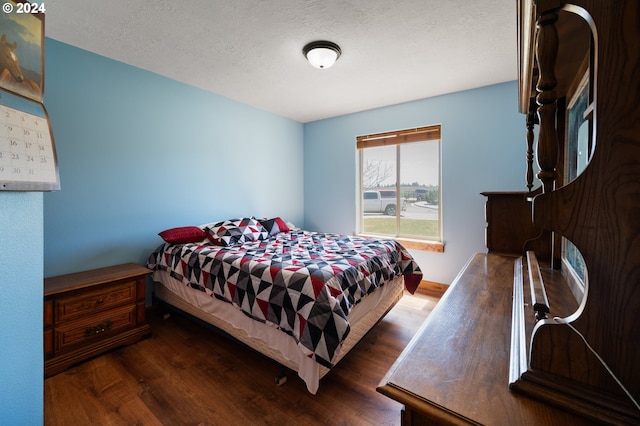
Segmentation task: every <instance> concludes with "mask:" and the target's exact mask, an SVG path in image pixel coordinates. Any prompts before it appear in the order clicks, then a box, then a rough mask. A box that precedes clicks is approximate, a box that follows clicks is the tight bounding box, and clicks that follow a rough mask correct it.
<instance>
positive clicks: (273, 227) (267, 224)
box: [260, 217, 290, 235]
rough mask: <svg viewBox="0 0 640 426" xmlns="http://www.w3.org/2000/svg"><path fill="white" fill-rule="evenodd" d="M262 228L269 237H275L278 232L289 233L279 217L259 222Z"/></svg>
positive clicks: (285, 224)
mask: <svg viewBox="0 0 640 426" xmlns="http://www.w3.org/2000/svg"><path fill="white" fill-rule="evenodd" d="M260 223H262V226H264V228H265V229H266V230H267V232H269V235H276V234H277V233H278V232H289V231H290V229H289V227H288V226H287V223H286V222H285V221H284V220H282V218H280V217H274V218H273V219H264V220H261V221H260Z"/></svg>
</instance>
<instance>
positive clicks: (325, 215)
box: [304, 81, 526, 284]
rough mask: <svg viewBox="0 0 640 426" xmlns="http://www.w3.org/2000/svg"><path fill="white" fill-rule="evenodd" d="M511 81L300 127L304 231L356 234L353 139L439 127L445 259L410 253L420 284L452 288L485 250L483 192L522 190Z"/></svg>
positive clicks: (519, 125)
mask: <svg viewBox="0 0 640 426" xmlns="http://www.w3.org/2000/svg"><path fill="white" fill-rule="evenodd" d="M517 96H518V92H517V83H516V82H515V81H514V82H509V83H504V84H498V85H494V86H489V87H483V88H479V89H474V90H468V91H464V92H459V93H454V94H450V95H445V96H439V97H434V98H429V99H423V100H420V101H415V102H409V103H404V104H400V105H393V106H389V107H385V108H378V109H375V110H370V111H365V112H361V113H356V114H349V115H344V116H341V117H337V118H331V119H327V120H321V121H316V122H313V123H308V124H307V125H305V132H304V156H305V162H304V193H305V199H304V200H305V203H304V211H305V221H304V223H305V227H306V228H308V229H312V230H326V231H332V232H341V233H353V232H355V230H356V204H355V200H356V195H357V185H356V179H357V152H356V142H355V140H356V136H358V135H366V134H371V133H379V132H387V131H393V130H398V129H406V128H412V127H421V126H427V125H431V124H441V125H442V164H441V171H442V215H443V219H442V222H443V237H444V242H445V252H444V253H430V252H424V251H418V250H411V252H412V254H413V255H414V257H415V258H416V260H417V261H418V263H419V264H420V266H421V268H422V270H423V272H424V279H425V280H428V281H433V282H438V283H443V284H450V283H451V281H453V279H454V278H455V276H456V275H457V273H458V272H459V270H460V268H462V267H463V266H464V264H465V263H466V262H467V260H468V259H469V258H470V257H471V255H473V253H476V252H479V251H486V247H485V233H484V232H485V220H484V202H485V198H484V197H483V196H481V195H480V192H482V191H500V190H514V191H515V190H521V191H522V190H526V187H525V182H524V175H525V165H526V164H525V147H526V145H525V121H524V116H523V115H521V114H519V113H518V112H517Z"/></svg>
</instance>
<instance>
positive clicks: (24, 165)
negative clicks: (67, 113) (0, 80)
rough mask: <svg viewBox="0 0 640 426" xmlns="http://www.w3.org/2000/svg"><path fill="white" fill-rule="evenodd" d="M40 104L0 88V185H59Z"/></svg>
mask: <svg viewBox="0 0 640 426" xmlns="http://www.w3.org/2000/svg"><path fill="white" fill-rule="evenodd" d="M54 147H55V145H54V142H53V136H52V133H51V129H50V128H49V120H48V117H47V114H46V110H45V109H44V105H42V104H39V103H36V102H30V101H27V100H26V99H23V98H19V97H17V96H14V95H12V94H10V93H6V92H2V91H0V189H2V190H5V191H11V190H20V191H51V190H57V189H60V185H59V183H58V167H57V159H56V153H55V149H54Z"/></svg>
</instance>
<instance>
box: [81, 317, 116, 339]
mask: <svg viewBox="0 0 640 426" xmlns="http://www.w3.org/2000/svg"><path fill="white" fill-rule="evenodd" d="M112 326H113V323H112V322H111V321H109V320H107V321H105V322H103V323H102V324H98V325H96V326H95V327H89V328H87V329H86V330H85V331H84V335H85V336H93V335H95V334H100V333H104V332H105V331H107V330H109V329H110V328H111V327H112Z"/></svg>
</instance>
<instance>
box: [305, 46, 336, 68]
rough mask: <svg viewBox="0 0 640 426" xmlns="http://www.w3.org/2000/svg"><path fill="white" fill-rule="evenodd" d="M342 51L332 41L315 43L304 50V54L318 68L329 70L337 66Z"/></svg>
mask: <svg viewBox="0 0 640 426" xmlns="http://www.w3.org/2000/svg"><path fill="white" fill-rule="evenodd" d="M341 53H342V51H341V50H340V46H338V45H337V44H335V43H332V42H330V41H313V42H311V43H309V44H307V45H306V46H305V47H304V48H303V49H302V54H303V55H304V57H305V58H307V61H309V63H310V64H311V65H313V66H314V67H316V68H320V69H324V68H329V67H330V66H331V65H333V64H335V63H336V61H337V60H338V58H339V57H340V54H341Z"/></svg>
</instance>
